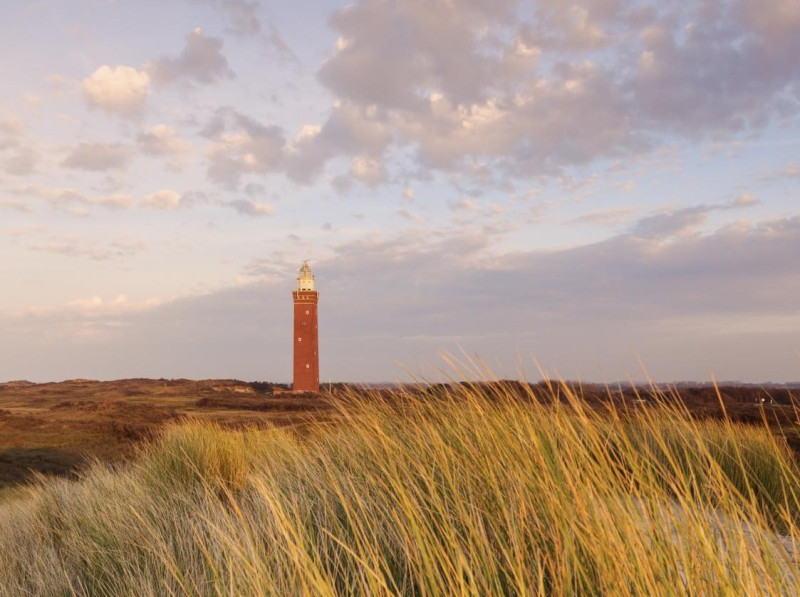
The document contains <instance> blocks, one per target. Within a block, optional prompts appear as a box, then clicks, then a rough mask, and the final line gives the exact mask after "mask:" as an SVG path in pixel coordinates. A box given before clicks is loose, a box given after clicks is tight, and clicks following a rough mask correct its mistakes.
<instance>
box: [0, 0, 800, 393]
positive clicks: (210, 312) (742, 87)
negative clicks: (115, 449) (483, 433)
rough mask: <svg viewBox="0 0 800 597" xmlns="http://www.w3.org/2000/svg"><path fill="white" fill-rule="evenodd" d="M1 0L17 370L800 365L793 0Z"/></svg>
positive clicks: (5, 325)
mask: <svg viewBox="0 0 800 597" xmlns="http://www.w3.org/2000/svg"><path fill="white" fill-rule="evenodd" d="M346 1H347V0H342V1H340V0H303V1H301V2H283V1H280V2H279V1H277V0H262V1H260V2H259V1H258V0H158V1H156V0H116V1H113V0H7V1H4V2H3V9H2V19H0V49H2V56H3V60H2V61H0V89H1V90H2V93H0V256H2V259H1V260H0V280H2V286H1V288H2V292H0V380H9V379H22V378H25V379H30V380H34V381H43V380H58V379H65V378H73V377H90V378H100V379H109V378H119V377H130V376H143V377H193V378H207V377H238V378H242V379H248V380H272V381H289V380H290V376H291V352H290V351H291V347H292V338H291V321H290V320H291V314H292V305H291V295H290V291H291V289H292V288H293V286H294V284H295V277H296V275H297V269H298V267H299V265H300V261H301V259H310V260H311V261H312V265H313V267H314V270H315V273H316V277H317V286H318V289H319V290H320V292H321V298H320V320H321V324H320V334H321V335H320V342H321V355H322V359H321V377H322V379H323V380H324V381H327V380H329V379H332V380H348V381H378V380H389V381H391V380H396V379H404V378H405V376H406V373H405V372H404V371H405V370H406V369H409V370H411V371H413V372H423V373H425V372H427V371H430V368H431V367H435V366H437V365H439V364H441V360H440V357H439V356H438V355H439V353H440V352H441V351H449V352H455V353H460V352H461V351H464V352H465V353H466V354H468V355H474V354H477V355H479V356H480V357H482V358H483V360H485V361H486V362H487V363H488V364H489V365H490V366H491V367H492V368H494V369H495V370H496V371H497V374H498V375H502V376H515V375H516V374H517V373H518V372H519V371H522V372H524V373H525V374H526V375H527V376H528V377H530V378H538V376H539V374H538V372H537V369H536V366H535V365H534V364H533V363H534V359H535V360H537V361H538V362H539V364H540V365H541V366H542V367H543V368H544V369H545V370H547V372H548V373H550V374H558V375H561V376H563V377H569V378H578V377H579V378H581V379H583V380H597V381H611V380H617V379H624V378H626V377H628V376H632V377H633V378H637V379H639V378H642V377H643V376H644V374H643V373H642V368H641V367H642V365H641V364H640V363H643V365H644V367H645V368H646V369H647V371H648V372H649V373H650V375H652V376H653V377H654V378H656V379H658V380H665V381H675V380H684V379H693V380H708V379H710V376H711V372H713V373H714V374H715V375H716V376H717V377H718V378H720V379H726V380H743V381H766V380H774V381H787V380H798V379H800V192H798V189H800V60H798V56H800V2H798V0H658V1H651V0H354V1H352V3H349V4H347V3H345V2H346Z"/></svg>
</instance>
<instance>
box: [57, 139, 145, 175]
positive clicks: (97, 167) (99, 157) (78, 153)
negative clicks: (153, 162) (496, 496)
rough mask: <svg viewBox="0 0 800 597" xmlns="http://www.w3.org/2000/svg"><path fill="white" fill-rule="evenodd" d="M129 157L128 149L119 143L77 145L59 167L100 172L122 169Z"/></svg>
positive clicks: (129, 151)
mask: <svg viewBox="0 0 800 597" xmlns="http://www.w3.org/2000/svg"><path fill="white" fill-rule="evenodd" d="M130 157H131V150H130V148H129V147H127V146H125V145H122V144H120V143H111V144H109V143H79V144H78V145H76V146H75V147H73V148H72V150H71V151H70V153H69V154H68V155H67V157H65V158H64V159H63V160H62V161H61V165H62V166H64V167H66V168H74V169H77V170H89V171H95V172H102V171H105V170H114V169H119V168H124V167H125V166H126V165H127V164H128V161H129V160H130Z"/></svg>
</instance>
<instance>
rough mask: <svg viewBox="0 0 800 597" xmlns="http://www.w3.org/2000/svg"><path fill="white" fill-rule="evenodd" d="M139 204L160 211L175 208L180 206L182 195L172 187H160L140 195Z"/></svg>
mask: <svg viewBox="0 0 800 597" xmlns="http://www.w3.org/2000/svg"><path fill="white" fill-rule="evenodd" d="M141 205H142V206H143V207H147V208H150V209H156V210H160V211H166V210H170V209H177V208H179V207H181V206H182V196H181V194H180V193H178V192H176V191H173V190H172V189H161V190H158V191H155V192H154V193H150V194H149V195H145V196H144V197H142V200H141Z"/></svg>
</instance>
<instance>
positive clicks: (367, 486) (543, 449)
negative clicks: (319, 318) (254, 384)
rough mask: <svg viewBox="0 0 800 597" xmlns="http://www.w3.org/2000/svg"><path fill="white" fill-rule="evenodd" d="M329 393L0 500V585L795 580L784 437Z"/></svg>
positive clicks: (273, 587)
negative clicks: (308, 404) (278, 414)
mask: <svg viewBox="0 0 800 597" xmlns="http://www.w3.org/2000/svg"><path fill="white" fill-rule="evenodd" d="M552 391H553V392H554V393H555V392H558V394H559V398H560V400H552V398H553V396H551V397H550V398H551V400H548V401H547V402H549V403H548V404H544V403H541V402H540V401H539V400H538V399H539V398H541V397H538V396H533V395H532V394H531V395H526V396H519V395H517V393H518V387H517V386H508V387H507V392H505V393H504V392H503V391H500V392H498V391H497V388H496V387H495V388H494V390H493V393H492V396H486V395H484V393H483V390H482V389H481V388H480V387H474V386H469V385H461V386H453V387H452V389H451V390H449V391H448V392H446V393H444V394H443V395H437V396H436V397H431V396H428V397H424V396H423V397H419V396H412V395H410V394H405V393H403V392H397V393H395V394H392V395H389V396H388V397H387V396H386V395H382V396H378V395H374V396H366V397H363V396H362V397H360V398H355V397H353V398H352V399H350V400H343V401H342V402H341V405H340V412H339V421H337V422H336V423H315V424H312V427H311V429H310V430H309V429H307V430H306V432H304V434H303V435H302V437H300V436H298V435H296V434H295V433H293V432H292V431H291V430H287V429H279V428H274V429H267V430H251V431H246V430H245V431H230V430H222V429H220V428H219V427H215V426H214V425H213V424H208V423H204V424H192V423H189V424H184V425H181V426H175V427H171V428H168V429H167V430H166V431H165V432H164V433H163V434H162V435H161V436H160V437H159V439H158V440H157V441H156V442H154V443H153V444H151V445H149V446H148V447H147V448H145V449H144V450H143V451H142V453H141V454H140V455H139V456H138V458H136V459H135V460H134V461H133V462H131V463H129V464H128V465H126V466H124V467H119V468H118V469H117V470H114V469H112V468H109V467H108V466H107V465H101V464H99V463H98V464H96V465H95V466H93V467H92V468H90V469H89V470H88V471H86V472H85V473H84V474H83V475H82V478H81V479H80V480H79V481H77V482H72V481H67V480H63V479H62V480H59V479H51V480H47V481H43V482H42V483H40V484H38V485H36V486H33V487H28V488H20V489H18V490H16V491H15V495H14V496H13V497H11V498H9V499H7V500H6V502H5V503H3V504H0V594H9V595H17V594H20V595H24V594H36V595H67V594H79V595H170V594H174V595H184V594H189V595H216V594H237V595H238V594H244V595H334V594H337V595H349V594H357V595H384V594H401V595H461V594H470V595H529V594H554V595H569V594H597V595H601V594H631V595H659V594H663V595H672V594H706V595H716V594H733V595H745V594H746V595H757V594H798V593H800V570H798V564H797V562H796V561H795V559H794V556H793V554H794V553H800V552H796V549H795V548H796V542H797V541H798V540H799V539H800V532H799V531H798V521H800V470H798V466H797V464H796V463H795V461H794V459H793V456H792V454H791V453H790V451H789V450H788V449H787V447H786V445H785V443H784V442H783V441H782V439H781V438H780V436H779V435H776V434H774V433H771V432H770V431H768V430H767V429H766V428H760V427H758V426H741V425H736V424H733V423H730V422H725V421H723V422H715V421H693V420H692V419H691V418H689V417H688V416H687V415H686V413H684V412H682V411H681V409H680V407H678V406H665V405H661V406H658V405H657V406H652V405H650V406H646V407H645V406H641V405H637V406H633V407H630V409H625V408H622V407H617V408H615V409H612V408H609V409H608V410H607V411H606V412H600V411H598V410H596V409H587V408H585V407H584V405H583V403H582V401H581V400H580V399H579V398H578V397H577V396H575V394H574V392H573V391H572V390H571V389H570V388H566V387H561V388H553V390H552Z"/></svg>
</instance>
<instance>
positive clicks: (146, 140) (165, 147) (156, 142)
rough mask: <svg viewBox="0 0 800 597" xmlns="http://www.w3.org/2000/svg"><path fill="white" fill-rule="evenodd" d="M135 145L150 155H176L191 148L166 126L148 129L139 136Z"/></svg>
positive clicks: (159, 125)
mask: <svg viewBox="0 0 800 597" xmlns="http://www.w3.org/2000/svg"><path fill="white" fill-rule="evenodd" d="M137 143H138V145H139V149H140V150H141V151H143V152H144V153H147V154H150V155H176V154H181V153H186V152H187V151H189V150H190V149H191V147H192V146H191V144H190V143H189V142H188V141H186V140H184V139H182V138H181V137H180V136H179V135H178V133H177V131H176V130H175V129H174V128H172V127H170V126H167V125H166V124H157V125H155V126H152V127H150V128H149V129H148V130H147V131H146V132H143V133H142V134H140V135H139V137H138V138H137Z"/></svg>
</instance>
